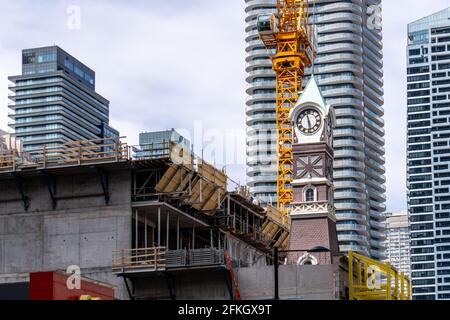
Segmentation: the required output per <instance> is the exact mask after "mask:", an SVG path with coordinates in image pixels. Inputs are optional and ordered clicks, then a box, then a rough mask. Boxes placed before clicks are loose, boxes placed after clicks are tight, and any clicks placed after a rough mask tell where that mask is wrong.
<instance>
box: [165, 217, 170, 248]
mask: <svg viewBox="0 0 450 320" xmlns="http://www.w3.org/2000/svg"><path fill="white" fill-rule="evenodd" d="M166 224H167V226H166V248H167V250H169V229H170V213H169V211H167V223H166Z"/></svg>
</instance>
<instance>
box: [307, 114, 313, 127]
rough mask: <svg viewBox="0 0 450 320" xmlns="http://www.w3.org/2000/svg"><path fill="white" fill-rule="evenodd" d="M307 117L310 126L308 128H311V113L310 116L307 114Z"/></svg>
mask: <svg viewBox="0 0 450 320" xmlns="http://www.w3.org/2000/svg"><path fill="white" fill-rule="evenodd" d="M306 118H307V119H308V126H309V128H308V129H311V127H312V126H311V119H310V118H309V115H308V116H306Z"/></svg>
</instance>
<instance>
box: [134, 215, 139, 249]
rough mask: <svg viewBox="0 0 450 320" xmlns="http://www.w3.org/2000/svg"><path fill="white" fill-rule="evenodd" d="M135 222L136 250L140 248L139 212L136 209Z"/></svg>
mask: <svg viewBox="0 0 450 320" xmlns="http://www.w3.org/2000/svg"><path fill="white" fill-rule="evenodd" d="M134 222H135V234H134V247H135V248H136V249H138V248H139V241H138V239H139V234H138V232H139V211H138V210H137V209H136V211H135V215H134Z"/></svg>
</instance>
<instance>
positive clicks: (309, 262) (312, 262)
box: [297, 253, 319, 266]
mask: <svg viewBox="0 0 450 320" xmlns="http://www.w3.org/2000/svg"><path fill="white" fill-rule="evenodd" d="M318 264H319V263H318V261H317V259H316V258H315V257H314V256H312V255H310V254H309V253H305V254H304V255H303V256H301V257H300V258H299V259H298V261H297V265H299V266H317V265H318Z"/></svg>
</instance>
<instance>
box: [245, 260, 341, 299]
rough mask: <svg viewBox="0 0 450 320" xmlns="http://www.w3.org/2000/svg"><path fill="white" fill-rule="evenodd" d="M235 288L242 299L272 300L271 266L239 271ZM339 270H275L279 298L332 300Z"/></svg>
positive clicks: (325, 267) (329, 267)
mask: <svg viewBox="0 0 450 320" xmlns="http://www.w3.org/2000/svg"><path fill="white" fill-rule="evenodd" d="M237 277H238V281H239V289H240V292H241V296H242V299H244V300H261V299H273V298H274V295H275V289H274V269H273V266H267V267H260V268H240V269H238V271H237ZM338 292H339V271H338V268H337V266H336V265H323V266H310V265H306V266H297V265H283V266H280V267H279V295H280V299H282V300H289V299H292V300H336V298H337V297H338Z"/></svg>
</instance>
